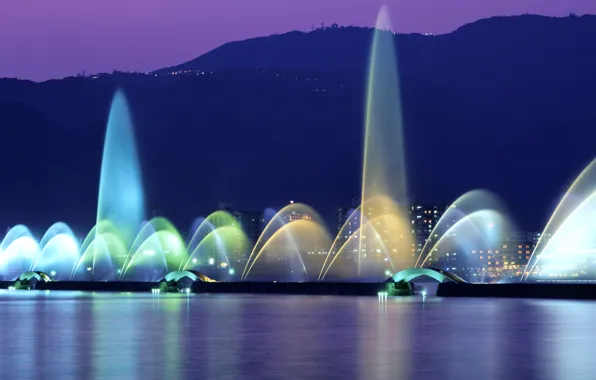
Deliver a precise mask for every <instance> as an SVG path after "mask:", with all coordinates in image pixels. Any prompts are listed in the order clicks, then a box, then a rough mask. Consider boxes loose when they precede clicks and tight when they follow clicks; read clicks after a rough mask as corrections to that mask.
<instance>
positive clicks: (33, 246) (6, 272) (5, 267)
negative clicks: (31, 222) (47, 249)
mask: <svg viewBox="0 0 596 380" xmlns="http://www.w3.org/2000/svg"><path fill="white" fill-rule="evenodd" d="M26 231H28V229H27V230H25V229H21V230H20V231H19V230H16V231H15V233H19V234H20V236H16V235H11V236H8V235H7V238H9V240H8V241H6V238H5V239H4V240H5V241H3V243H2V247H3V248H2V250H1V251H0V273H2V277H3V279H4V280H14V279H15V278H16V277H18V276H19V275H20V274H21V273H23V272H26V271H28V270H29V268H31V265H32V264H33V262H34V260H35V258H36V257H37V256H38V255H39V244H38V243H37V241H36V240H35V239H34V238H33V237H32V236H31V235H30V234H28V233H26ZM5 242H6V244H5ZM4 247H5V248H4ZM19 272H20V273H19Z"/></svg>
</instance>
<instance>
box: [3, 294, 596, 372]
mask: <svg viewBox="0 0 596 380" xmlns="http://www.w3.org/2000/svg"><path fill="white" fill-rule="evenodd" d="M595 315H596V302H582V301H552V300H523V299H520V300H513V299H512V300H503V299H439V298H428V299H427V300H426V301H425V302H422V300H421V299H420V298H401V299H389V300H388V301H387V302H386V303H380V302H379V301H378V299H377V298H376V297H333V296H283V295H271V296H263V295H259V296H250V295H190V296H186V295H183V294H166V295H164V294H162V295H159V296H154V295H152V294H126V293H82V292H58V291H54V292H43V291H39V292H36V291H16V292H8V291H0V320H1V321H2V327H1V328H0V342H2V345H1V346H0V379H15V380H16V379H33V378H35V379H60V380H66V379H77V380H81V379H89V380H92V379H125V380H135V379H139V380H140V379H143V380H149V379H168V380H177V379H180V380H182V379H259V380H260V379H416V380H424V379H474V380H476V379H482V380H484V379H505V380H509V379H523V380H529V379H561V380H581V379H590V380H593V379H594V378H595V376H596V357H595V356H594V352H593V351H592V348H593V347H594V345H595V344H596V343H595V342H596V327H595V326H592V323H593V316H595Z"/></svg>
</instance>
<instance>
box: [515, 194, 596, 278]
mask: <svg viewBox="0 0 596 380" xmlns="http://www.w3.org/2000/svg"><path fill="white" fill-rule="evenodd" d="M594 215H596V190H595V191H593V192H592V193H591V194H590V195H589V196H588V197H586V198H584V199H583V201H582V202H581V203H580V204H579V205H577V206H576V207H575V208H574V209H573V210H572V211H571V212H570V213H568V214H567V215H566V217H565V219H564V220H563V221H562V222H561V223H560V225H558V228H557V229H556V230H555V231H553V233H552V235H549V238H548V240H547V241H546V243H544V244H543V245H542V246H541V250H540V251H539V253H538V254H537V255H536V257H535V261H534V262H533V263H531V262H528V264H527V265H526V269H525V270H524V271H526V270H527V272H524V273H527V275H526V278H525V279H527V278H528V276H529V275H530V274H532V275H534V276H536V277H546V278H553V277H554V278H555V279H559V280H570V279H573V278H574V277H582V278H585V277H586V276H589V277H590V278H593V276H594V274H596V237H595V236H596V235H595V232H596V229H595V227H594V223H587V222H586V221H589V220H591V219H592V218H594ZM538 260H540V261H541V266H540V269H539V270H538V269H537V264H538ZM530 265H532V266H531V267H530V269H529V270H528V269H527V268H528V266H530ZM536 272H538V273H536Z"/></svg>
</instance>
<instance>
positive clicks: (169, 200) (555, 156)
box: [0, 15, 596, 231]
mask: <svg viewBox="0 0 596 380" xmlns="http://www.w3.org/2000/svg"><path fill="white" fill-rule="evenodd" d="M372 33H373V30H372V29H369V28H356V27H337V28H335V27H333V28H325V29H320V30H315V31H312V32H309V33H302V32H290V33H286V34H282V35H274V36H269V37H262V38H256V39H250V40H246V41H239V42H232V43H229V44H226V45H223V46H222V47H220V48H218V49H215V50H213V51H211V52H209V53H207V54H205V55H203V56H201V57H199V58H197V59H195V60H192V61H189V62H187V63H184V64H182V65H179V66H174V67H171V68H166V69H161V70H157V71H156V72H154V73H150V74H139V73H112V74H100V75H96V76H93V77H86V78H83V77H78V78H65V79H62V80H52V81H47V82H43V83H33V82H30V81H23V80H14V79H2V80H0V131H1V133H2V135H1V138H2V141H3V143H4V144H3V151H2V153H1V155H2V158H3V159H4V168H5V169H4V172H3V177H2V182H3V183H4V184H5V186H2V187H0V198H1V199H3V201H2V202H0V211H2V212H0V223H3V224H5V225H6V226H10V225H14V224H16V223H27V224H30V225H33V226H36V227H38V228H40V229H43V228H46V227H47V226H48V225H49V224H50V223H52V222H54V221H57V220H63V221H65V222H68V223H71V224H73V225H74V227H75V229H78V230H79V231H84V230H85V229H88V228H90V227H91V225H92V224H93V223H94V220H95V210H96V200H97V187H98V181H99V169H100V162H101V153H102V143H103V134H104V132H105V124H106V122H107V117H108V111H109V106H110V102H111V97H112V96H113V94H114V92H115V90H116V88H118V87H121V88H123V89H124V91H125V93H126V95H127V98H128V99H129V102H130V105H131V109H132V114H133V117H134V120H135V125H136V134H137V139H138V141H139V142H138V145H139V150H140V156H141V163H142V167H143V181H144V184H145V191H146V199H147V205H146V206H147V210H148V212H147V213H148V216H149V215H150V213H151V210H155V212H156V213H157V214H159V215H163V216H166V217H170V218H171V219H172V220H173V221H174V223H175V224H176V225H178V226H179V227H180V228H181V229H182V230H184V229H185V228H186V227H187V226H189V225H190V223H191V221H192V219H193V218H194V217H196V216H198V215H205V214H206V213H208V212H210V211H212V210H214V209H215V208H217V205H218V202H219V201H227V202H232V203H233V204H234V206H235V207H237V208H238V209H246V210H249V209H257V210H258V209H263V208H265V207H268V206H273V207H275V206H283V205H284V204H285V203H287V202H288V201H289V200H290V199H292V200H295V201H302V202H306V203H309V204H311V205H313V206H314V207H315V208H317V209H319V210H321V211H322V213H323V215H324V216H328V215H332V212H333V208H334V207H338V206H350V204H351V199H352V197H353V196H355V195H358V193H359V190H360V187H359V181H360V165H361V156H362V136H363V122H364V102H365V88H366V86H365V79H366V68H367V60H368V50H369V47H370V42H371V39H372ZM595 38H596V17H594V16H582V17H565V18H549V17H541V16H529V15H528V16H518V17H497V18H492V19H487V20H481V21H478V22H475V23H472V24H469V25H465V26H463V27H461V28H459V29H458V30H456V31H454V32H453V33H449V34H445V35H438V36H426V35H396V36H395V39H396V46H397V54H398V62H399V73H400V76H401V85H402V91H401V92H402V102H403V106H404V123H405V135H406V136H405V138H406V152H405V154H406V155H407V159H408V160H407V161H408V170H409V174H408V178H409V183H408V188H409V190H410V193H411V197H412V199H415V200H417V201H420V202H426V203H448V202H450V201H451V200H453V199H455V198H456V197H457V196H458V195H459V194H461V193H463V192H465V191H467V190H471V189H473V188H478V187H483V188H488V189H491V190H493V191H495V192H497V193H498V194H500V195H501V196H502V197H503V198H504V200H505V202H506V203H507V204H508V205H509V206H510V208H511V210H512V213H513V216H514V217H515V218H516V219H517V221H518V222H519V224H520V228H523V229H526V230H538V229H540V228H541V227H542V225H543V224H544V223H545V221H546V219H547V217H548V215H549V214H550V212H551V211H552V209H553V207H554V205H555V204H556V201H557V198H558V197H559V196H560V195H562V193H563V191H564V190H565V187H566V186H567V185H568V184H569V183H570V182H571V181H572V180H573V178H574V177H575V175H577V174H578V173H579V172H580V171H581V169H582V168H583V166H584V165H585V164H587V163H588V162H589V161H590V160H591V159H592V158H593V156H594V155H595V154H596V149H595V148H594V144H593V141H595V140H596V132H594V126H595V125H596V107H594V101H595V100H596V99H595V98H596V97H595V96H594V88H596V75H594V74H595V70H596V50H595V49H594V48H593V47H592V45H593V41H594V40H595ZM173 73H176V74H175V75H173ZM329 219H331V216H329ZM330 223H331V220H330ZM0 226H2V224H0Z"/></svg>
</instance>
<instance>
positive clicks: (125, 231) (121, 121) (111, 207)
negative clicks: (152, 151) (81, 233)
mask: <svg viewBox="0 0 596 380" xmlns="http://www.w3.org/2000/svg"><path fill="white" fill-rule="evenodd" d="M143 215H144V195H143V188H142V181H141V168H140V165H139V161H138V153H137V147H136V143H135V137H134V128H133V122H132V116H131V114H130V110H129V108H128V103H127V101H126V98H125V96H124V94H123V93H122V91H116V94H115V95H114V99H113V101H112V106H111V108H110V115H109V118H108V126H107V129H106V135H105V141H104V150H103V158H102V163H101V172H100V179H99V198H98V202H97V220H96V222H97V223H96V224H97V225H99V224H100V222H101V221H104V220H109V221H110V222H111V223H113V224H114V226H116V229H117V230H118V232H119V235H120V237H121V239H122V241H123V243H124V245H125V246H130V245H131V244H132V242H133V240H134V237H135V235H136V232H137V230H138V228H139V226H140V225H141V223H142V221H143ZM101 233H102V232H101V231H96V236H95V239H97V238H98V237H99V236H101ZM95 246H96V247H97V248H101V249H103V247H100V245H98V244H97V245H95ZM102 254H104V252H102ZM94 261H95V260H94ZM94 268H95V267H94Z"/></svg>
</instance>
